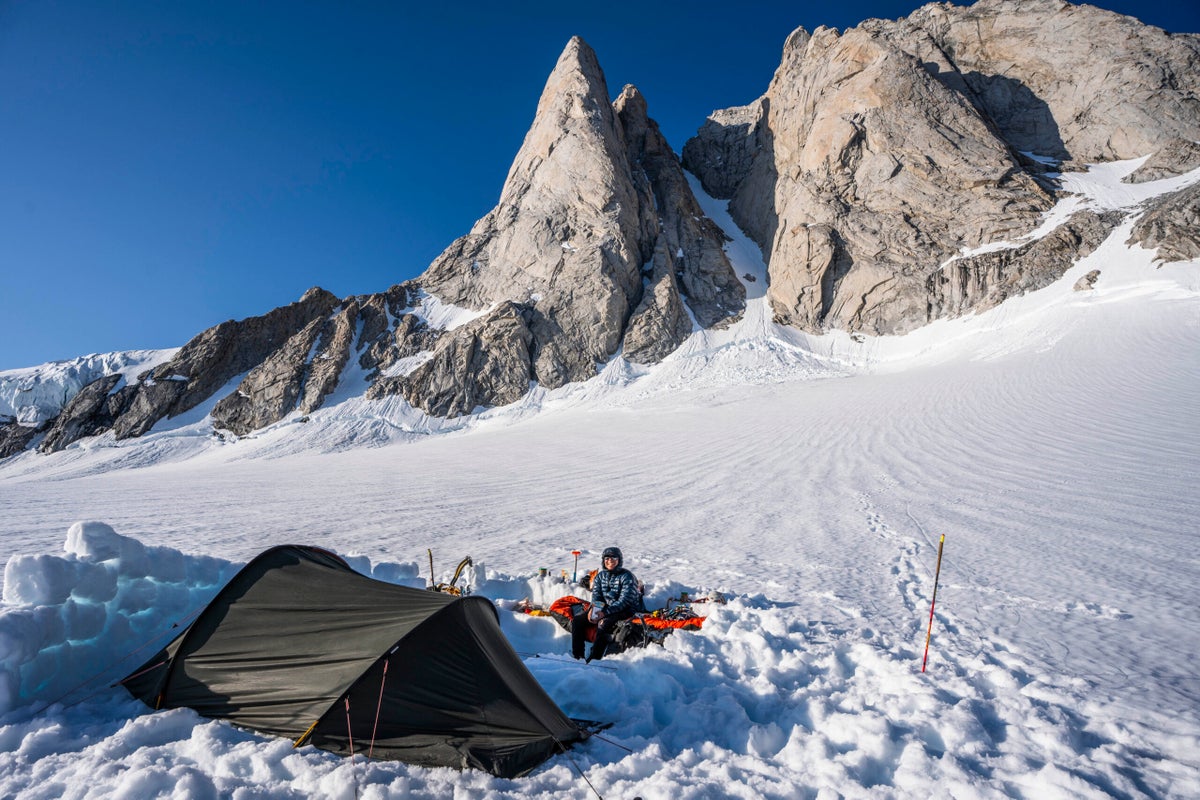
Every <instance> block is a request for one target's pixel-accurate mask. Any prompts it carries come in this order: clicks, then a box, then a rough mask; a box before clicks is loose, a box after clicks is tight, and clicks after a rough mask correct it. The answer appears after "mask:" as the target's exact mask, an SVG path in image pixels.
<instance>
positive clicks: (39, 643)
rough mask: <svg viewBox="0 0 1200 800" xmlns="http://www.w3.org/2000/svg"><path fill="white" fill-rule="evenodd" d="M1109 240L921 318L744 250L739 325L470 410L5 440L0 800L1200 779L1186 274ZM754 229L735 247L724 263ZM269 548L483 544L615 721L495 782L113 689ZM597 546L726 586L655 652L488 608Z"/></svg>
mask: <svg viewBox="0 0 1200 800" xmlns="http://www.w3.org/2000/svg"><path fill="white" fill-rule="evenodd" d="M1132 166H1134V165H1127V166H1123V167H1121V168H1120V169H1117V170H1114V169H1113V168H1109V169H1108V170H1107V171H1100V172H1098V173H1096V174H1094V175H1093V176H1091V177H1090V178H1088V177H1072V178H1071V180H1072V181H1074V184H1073V188H1075V189H1076V190H1077V191H1079V192H1080V193H1081V197H1080V198H1079V199H1078V200H1077V201H1076V202H1094V203H1098V204H1103V203H1109V204H1115V205H1122V204H1124V205H1128V204H1129V203H1131V202H1136V200H1137V198H1133V199H1130V198H1126V197H1124V196H1123V195H1121V194H1120V192H1121V191H1123V190H1122V189H1121V186H1120V185H1118V184H1117V183H1116V181H1117V180H1118V179H1119V177H1120V174H1121V172H1122V171H1127V170H1128V169H1129V168H1132ZM1198 178H1200V175H1193V176H1190V177H1189V178H1188V179H1189V180H1195V179H1198ZM1160 183H1161V185H1159V186H1157V187H1155V186H1150V187H1149V189H1147V188H1146V185H1142V186H1140V187H1138V188H1137V191H1138V192H1141V193H1145V192H1146V191H1154V190H1164V189H1165V188H1169V187H1168V186H1167V184H1168V183H1169V182H1160ZM1139 197H1140V195H1139ZM710 213H712V214H713V215H714V217H717V216H719V211H717V210H715V209H714V210H712V211H710ZM1127 235H1128V234H1127V230H1123V231H1118V232H1117V233H1116V234H1114V236H1113V237H1112V238H1111V239H1110V240H1109V242H1108V243H1106V244H1105V245H1104V246H1103V247H1102V248H1100V250H1099V251H1097V252H1096V253H1095V254H1093V256H1091V257H1090V258H1089V259H1087V260H1086V261H1085V262H1083V263H1081V264H1080V265H1077V266H1076V267H1075V268H1074V269H1073V270H1072V271H1071V272H1070V273H1068V274H1067V276H1065V277H1064V278H1063V279H1062V280H1061V281H1060V282H1058V283H1057V284H1055V285H1054V286H1051V287H1049V288H1048V289H1046V290H1043V291H1042V292H1038V293H1035V294H1033V295H1030V296H1028V297H1025V298H1021V299H1019V300H1016V301H1012V302H1009V303H1006V304H1004V305H1003V306H1001V307H1000V308H998V309H995V310H994V311H992V312H989V313H987V314H982V315H979V316H977V317H972V318H969V319H965V320H958V321H953V322H944V323H938V324H936V325H933V326H930V327H929V328H927V329H925V330H922V331H918V332H917V333H915V334H911V335H909V336H905V337H898V338H893V339H867V340H865V341H862V342H857V341H853V340H851V339H850V338H849V337H845V336H829V337H820V338H813V337H806V336H802V335H799V334H797V333H795V332H791V331H785V330H780V329H778V328H776V327H775V326H773V325H772V324H771V323H770V321H769V315H768V314H767V313H766V312H765V309H764V307H763V301H762V298H761V287H762V286H763V283H764V282H763V281H761V280H760V281H755V282H753V283H749V284H748V287H750V289H751V297H752V299H751V305H750V308H749V309H748V311H747V315H746V319H745V320H744V321H743V323H741V324H740V325H739V326H736V327H735V329H733V330H731V331H726V332H722V333H719V334H709V333H698V334H697V335H696V337H694V339H693V340H692V341H691V342H689V343H688V344H687V345H685V346H684V347H683V348H681V350H680V351H679V352H678V353H677V354H676V355H675V356H673V357H672V358H671V359H670V360H668V361H667V362H664V363H663V364H662V365H659V366H658V367H655V368H654V369H651V370H647V369H645V368H641V367H634V366H630V365H627V364H624V363H623V362H621V361H620V360H619V359H618V360H614V362H613V363H612V364H610V365H608V367H606V368H605V370H604V371H603V372H602V374H601V375H600V376H598V377H597V379H596V380H595V381H592V382H590V383H589V384H586V385H584V386H577V387H568V388H567V389H565V390H561V391H559V392H557V393H542V394H535V395H534V396H532V397H530V398H529V399H528V400H527V401H526V402H525V403H522V404H520V405H519V406H517V407H513V408H509V409H502V410H495V411H492V412H488V413H487V414H484V415H482V416H481V417H480V418H479V419H475V420H472V421H469V422H463V423H454V424H452V425H448V426H446V425H439V423H437V422H436V421H432V420H428V419H424V418H422V417H421V415H417V414H413V413H412V412H411V410H405V409H396V408H389V407H384V406H374V407H371V406H368V405H367V404H365V403H363V402H362V401H358V400H354V399H350V398H349V397H348V398H347V399H345V400H344V401H343V402H342V403H340V404H339V405H338V406H336V407H335V408H332V409H328V410H325V411H322V412H318V413H317V414H314V415H312V421H310V422H309V423H308V424H307V425H301V424H300V423H297V422H294V421H291V422H289V421H285V422H284V423H281V424H280V425H278V426H276V427H275V428H274V429H273V430H269V431H266V432H263V433H262V434H260V435H258V436H257V437H256V438H253V439H244V440H241V441H237V442H232V441H221V440H219V439H216V438H214V437H213V436H211V434H210V432H209V431H208V430H206V429H205V427H204V423H203V421H202V420H199V421H195V420H193V421H192V422H190V423H188V424H187V425H176V426H175V427H173V428H172V429H170V430H163V431H156V432H155V434H153V435H152V436H150V437H147V439H145V440H142V441H137V442H131V443H117V442H112V441H103V440H101V441H98V442H91V443H87V444H84V445H81V446H76V447H73V448H70V449H68V450H67V451H65V452H63V453H60V454H57V455H55V456H52V457H44V456H37V455H33V454H26V455H23V456H20V457H18V458H16V459H12V460H10V461H8V462H6V463H4V464H2V465H0V557H2V558H4V559H6V560H7V563H8V568H7V570H6V574H5V585H4V600H5V606H4V608H3V611H2V612H0V711H2V712H4V715H3V716H0V797H19V798H42V797H46V798H49V797H79V798H82V797H131V798H132V797H151V796H172V793H174V794H173V796H176V797H189V798H192V797H195V798H205V797H234V798H257V797H272V798H275V797H295V798H302V797H335V798H347V799H349V798H353V797H356V796H357V797H363V798H383V797H397V798H398V797H414V798H444V797H461V798H477V797H479V798H518V797H545V798H550V797H554V798H559V797H576V798H584V797H591V796H595V795H594V794H593V790H592V789H591V788H589V786H588V784H587V783H585V781H584V780H583V779H582V778H581V777H580V772H579V771H582V773H583V774H584V775H586V778H587V780H588V781H590V782H591V785H592V786H594V787H595V791H596V793H598V794H600V795H602V796H603V797H606V798H610V799H611V798H633V797H642V798H646V799H647V800H650V798H670V799H671V800H678V799H679V798H713V797H738V798H760V797H778V798H784V797H787V798H792V797H798V798H822V800H824V799H825V798H835V797H845V798H859V797H872V798H874V797H880V798H884V797H922V798H923V797H955V798H972V797H980V798H993V797H995V798H999V797H1021V798H1030V800H1032V799H1033V798H1038V799H1039V800H1040V799H1041V798H1077V797H1113V798H1190V797H1197V796H1200V678H1198V677H1197V673H1196V669H1195V657H1196V654H1197V653H1198V652H1200V628H1198V627H1197V625H1196V622H1195V616H1196V609H1197V607H1200V589H1198V588H1197V587H1200V557H1198V556H1197V554H1196V550H1197V544H1198V542H1197V524H1198V522H1200V499H1198V496H1197V491H1196V482H1197V475H1200V422H1198V420H1200V358H1198V354H1200V264H1197V263H1191V264H1185V265H1167V266H1163V267H1161V268H1159V267H1157V266H1156V265H1155V264H1153V263H1152V260H1151V257H1152V254H1149V253H1144V252H1142V251H1139V250H1136V249H1135V250H1129V249H1128V248H1126V247H1125V245H1124V244H1123V242H1124V239H1125V238H1126V237H1127ZM751 251H752V248H747V247H746V243H745V242H744V240H736V241H735V242H734V243H733V244H732V245H731V253H733V254H734V255H735V257H736V258H737V259H738V260H739V264H740V268H739V274H741V273H742V272H744V271H747V270H754V269H758V270H761V264H757V265H756V264H755V263H754V257H755V256H756V254H755V253H753V252H751ZM741 267H744V268H745V269H742V268H741ZM1090 269H1101V271H1102V275H1101V279H1100V281H1099V282H1098V284H1097V287H1096V289H1095V290H1094V291H1092V292H1086V293H1077V292H1073V291H1072V290H1071V287H1072V286H1073V284H1074V283H1075V280H1076V279H1077V278H1078V276H1079V275H1081V274H1083V273H1084V272H1087V271H1088V270H1090ZM755 287H757V288H758V293H759V296H758V297H755V296H754V293H755ZM0 378H3V376H0ZM344 440H351V441H354V442H356V443H357V445H358V446H356V447H354V448H353V449H346V448H345V447H344V446H342V445H341V444H340V442H342V441H344ZM367 444H370V445H374V446H372V447H366V446H363V445H367ZM82 520H94V521H101V522H103V523H105V524H106V525H108V526H111V529H112V531H115V533H114V532H111V531H109V530H108V529H106V528H105V527H103V526H100V525H88V526H76V527H72V526H73V525H75V523H77V522H79V521H82ZM940 535H945V537H946V544H945V556H944V560H943V564H942V572H941V580H940V585H939V588H938V597H937V615H936V620H935V623H934V629H933V640H932V645H931V651H930V656H929V669H928V671H927V672H925V673H922V672H921V656H922V650H923V648H924V644H925V634H926V624H927V622H928V615H929V603H930V599H931V594H932V590H933V577H934V576H933V573H934V564H935V561H936V557H937V542H938V537H939V536H940ZM122 537H129V538H122ZM284 542H297V543H307V544H315V545H320V546H325V547H329V548H332V549H334V550H336V551H338V552H340V553H342V554H343V555H349V556H355V557H357V560H356V562H355V563H356V564H357V565H358V566H359V568H360V569H362V571H364V572H371V573H373V574H375V575H376V576H378V577H381V578H383V579H387V580H393V581H401V582H410V583H413V584H415V585H420V584H421V583H422V579H423V578H424V577H426V573H427V571H428V570H427V567H426V563H427V562H426V560H425V559H426V556H425V553H426V548H432V549H433V551H434V555H435V558H436V560H437V564H436V566H437V568H438V571H439V573H440V574H439V578H440V579H445V578H447V577H448V576H449V572H450V570H451V569H452V568H453V566H454V564H456V563H457V562H458V560H459V559H460V558H462V557H463V556H465V555H471V556H472V557H473V558H474V559H475V561H476V563H477V565H482V566H479V568H478V569H477V570H476V574H475V576H474V582H475V589H476V591H477V593H480V594H484V595H486V596H488V597H491V598H493V599H495V600H497V602H498V604H499V605H500V606H501V608H502V616H503V618H504V626H505V630H506V632H507V633H508V634H509V636H510V638H511V639H512V641H513V643H514V646H515V647H516V649H517V650H518V651H519V652H521V653H523V654H525V655H526V663H527V665H528V666H529V668H530V669H531V670H532V671H533V673H534V674H535V675H536V676H537V678H538V679H539V681H540V682H541V683H542V684H543V686H545V687H546V689H547V691H548V692H549V693H550V694H551V696H552V697H554V698H555V699H556V700H557V701H558V702H559V704H560V705H561V706H562V707H563V709H564V710H565V711H566V712H567V713H568V714H569V715H571V716H576V717H584V718H592V719H606V720H612V721H613V722H614V726H613V727H612V728H611V729H610V730H609V731H608V732H607V734H606V735H607V736H608V738H609V739H611V742H607V741H600V740H595V739H594V740H592V741H590V742H588V743H586V744H584V745H582V746H581V747H579V748H577V749H576V750H575V751H574V752H573V753H572V755H571V757H570V758H566V757H558V758H555V759H552V760H551V761H549V762H547V763H546V764H545V765H544V766H542V767H541V768H539V769H538V770H537V771H535V772H534V773H533V774H532V775H530V776H528V777H526V778H522V779H518V780H514V781H507V780H500V779H496V778H492V777H490V776H488V775H486V774H482V773H475V772H468V773H459V772H455V771H452V770H437V769H424V768H417V767H411V766H407V765H404V764H399V763H385V762H373V763H370V764H368V763H366V762H365V761H363V760H362V759H361V758H360V759H358V760H357V761H355V762H351V761H349V760H346V759H339V758H337V757H334V756H332V755H329V754H326V753H323V752H320V751H316V750H313V749H311V748H302V749H299V750H293V749H292V748H291V743H290V742H288V741H281V740H276V739H271V738H268V737H262V736H258V735H255V734H252V733H248V732H245V731H240V730H237V729H234V728H232V727H230V726H228V725H226V724H224V723H220V722H212V721H207V720H204V719H201V718H199V717H197V716H196V715H194V714H193V713H192V712H190V711H186V710H174V711H169V712H159V713H152V712H150V711H149V710H148V709H146V708H144V707H142V706H141V705H140V704H138V703H137V702H135V701H132V700H130V699H128V698H127V697H126V696H124V695H123V694H122V692H120V691H118V690H109V689H107V688H106V684H107V681H106V678H108V677H109V676H111V675H119V674H123V672H125V671H127V668H132V666H131V662H136V661H139V659H138V657H137V655H134V656H131V657H129V658H128V659H127V660H126V661H125V662H121V661H120V660H119V659H120V658H121V657H122V656H125V655H126V654H128V653H129V651H130V650H132V649H133V648H135V647H137V646H138V645H141V644H142V643H143V642H145V641H146V640H147V639H148V638H150V637H153V636H154V635H155V634H156V633H157V634H159V635H164V636H166V637H169V636H170V635H171V634H170V631H169V626H170V625H171V624H172V623H173V622H176V621H179V620H182V619H185V618H186V616H187V614H189V613H190V612H191V611H193V610H194V608H196V607H197V606H198V605H200V604H201V603H202V602H203V600H204V598H205V597H207V596H209V595H211V593H213V592H215V591H216V589H217V588H218V587H219V585H220V583H221V581H223V580H224V579H225V578H227V577H228V575H229V573H230V571H231V570H233V569H236V567H237V566H238V565H239V564H240V563H241V562H244V561H245V560H247V559H248V558H249V557H251V556H252V555H254V554H255V553H257V552H259V551H260V550H262V549H264V548H266V547H267V546H269V545H272V544H279V543H284ZM608 544H618V545H620V546H621V547H622V548H623V549H624V551H625V553H626V556H627V564H628V565H629V566H630V567H631V568H632V569H633V570H634V571H635V572H636V573H637V574H638V576H639V577H640V578H642V579H643V580H644V581H646V583H647V586H648V593H649V599H650V604H651V605H661V604H662V603H663V602H665V600H666V599H667V598H668V597H671V596H674V595H677V594H678V592H679V591H680V590H687V591H692V592H697V593H700V592H706V591H708V590H719V591H721V592H723V593H725V594H726V595H727V596H728V597H729V598H730V602H729V603H728V604H727V605H723V606H710V607H698V608H703V609H704V610H706V611H708V612H710V617H709V620H708V622H707V623H706V625H705V627H704V628H703V630H702V631H700V632H696V633H691V632H688V633H679V634H676V635H674V636H672V637H671V638H669V639H668V641H667V644H666V646H665V647H662V648H658V647H652V648H650V649H647V650H644V651H637V652H633V653H627V654H622V655H620V656H618V657H616V658H613V659H611V660H606V661H605V662H600V664H593V665H587V666H584V665H580V664H577V663H574V662H571V661H569V660H564V659H563V656H564V655H565V652H566V650H567V641H566V635H565V634H564V633H563V632H562V631H561V630H560V629H559V628H558V627H557V626H556V625H555V624H553V623H552V622H549V621H547V620H543V619H536V618H531V617H525V616H522V615H518V614H515V613H510V612H509V611H508V609H509V608H511V606H512V605H513V603H514V602H515V601H517V600H519V599H521V598H522V597H526V596H532V597H534V598H537V597H539V596H544V595H546V594H551V595H553V594H557V593H559V592H562V591H564V590H565V589H566V587H564V586H561V585H558V584H551V585H544V584H543V583H542V582H540V581H539V580H538V579H536V578H533V577H532V576H533V575H534V574H535V573H536V570H537V568H538V567H547V568H548V569H549V570H550V572H551V573H552V574H557V573H558V572H559V571H560V570H561V569H563V568H568V569H569V568H570V567H571V556H570V551H571V550H572V549H574V548H579V549H583V550H584V551H585V555H584V562H586V563H587V564H589V565H592V564H594V562H595V561H596V559H597V557H598V553H599V551H600V550H601V549H602V548H603V547H604V546H605V545H608ZM97 675H99V676H100V677H97V678H94V679H93V676H97ZM89 679H91V680H89ZM81 684H82V685H81ZM626 748H628V749H626ZM631 751H632V752H631Z"/></svg>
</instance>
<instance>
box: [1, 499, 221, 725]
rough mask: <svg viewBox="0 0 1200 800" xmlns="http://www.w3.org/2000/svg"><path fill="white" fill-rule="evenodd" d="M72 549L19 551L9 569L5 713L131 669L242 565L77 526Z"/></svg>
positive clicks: (76, 692) (76, 693) (77, 692)
mask: <svg viewBox="0 0 1200 800" xmlns="http://www.w3.org/2000/svg"><path fill="white" fill-rule="evenodd" d="M63 549H64V550H65V551H66V554H65V555H63V556H56V555H16V556H13V557H12V558H10V559H9V561H8V564H7V566H6V567H5V569H4V596H3V597H4V603H5V605H6V606H9V608H6V609H5V611H4V613H3V614H0V714H3V713H6V712H8V711H11V710H13V709H14V708H18V707H21V706H24V705H28V704H29V703H31V702H33V701H35V700H36V701H37V702H38V703H39V704H46V703H54V702H60V701H61V702H71V701H74V700H79V699H81V697H83V696H86V695H85V693H86V692H91V691H95V689H96V687H97V686H107V685H108V684H110V683H112V682H113V681H115V680H118V679H120V678H122V677H124V676H125V675H127V674H128V673H129V672H130V671H131V670H133V669H134V668H135V667H137V666H138V665H139V664H141V663H143V662H144V661H145V660H146V659H147V658H149V657H150V656H152V655H154V653H155V652H156V651H157V648H160V647H162V646H163V645H164V644H166V643H167V642H169V641H170V640H171V639H172V638H174V637H175V636H176V635H177V634H178V633H179V632H180V630H182V628H183V627H184V626H186V625H187V624H188V622H190V620H191V618H192V616H194V615H195V614H197V613H199V612H200V611H201V610H202V609H203V608H204V606H205V605H206V604H207V603H208V602H209V601H210V600H211V599H212V598H213V596H214V595H216V593H217V592H218V591H219V590H220V588H221V587H222V586H223V585H225V583H226V582H227V581H228V580H229V579H230V578H231V577H233V575H234V574H235V573H236V572H237V570H238V569H239V568H240V565H238V564H235V563H233V562H230V561H225V560H223V559H219V558H212V557H204V556H188V555H184V554H183V553H181V552H180V551H178V550H173V549H170V548H166V547H147V546H146V545H144V544H142V543H141V542H139V541H137V540H136V539H132V538H130V537H127V536H122V535H120V534H118V533H117V532H116V531H114V530H113V529H112V528H111V527H109V526H108V525H106V524H104V523H103V522H77V523H75V524H74V525H72V526H71V528H70V530H69V531H68V532H67V540H66V544H65V545H64V548H63Z"/></svg>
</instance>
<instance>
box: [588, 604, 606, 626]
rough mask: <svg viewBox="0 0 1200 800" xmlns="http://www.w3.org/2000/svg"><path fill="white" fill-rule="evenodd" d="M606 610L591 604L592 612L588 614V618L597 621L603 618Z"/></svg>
mask: <svg viewBox="0 0 1200 800" xmlns="http://www.w3.org/2000/svg"><path fill="white" fill-rule="evenodd" d="M607 610H608V609H607V608H596V607H595V606H592V613H591V614H590V615H589V616H588V618H589V619H590V620H591V621H592V622H595V623H599V622H600V620H602V619H604V616H605V613H606V612H607Z"/></svg>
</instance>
